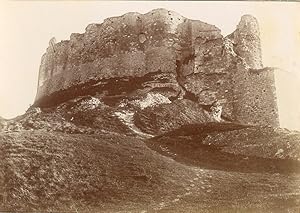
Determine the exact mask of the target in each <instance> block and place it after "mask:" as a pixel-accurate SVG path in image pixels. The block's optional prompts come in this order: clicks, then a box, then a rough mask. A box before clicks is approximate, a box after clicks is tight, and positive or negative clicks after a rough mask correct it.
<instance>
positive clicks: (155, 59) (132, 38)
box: [35, 9, 278, 126]
mask: <svg viewBox="0 0 300 213" xmlns="http://www.w3.org/2000/svg"><path fill="white" fill-rule="evenodd" d="M273 72H274V70H273V69H272V68H263V66H262V60H261V50H260V38H259V27H258V23H257V21H256V19H255V18H254V17H252V16H250V15H245V16H243V17H242V18H241V21H240V23H239V24H238V25H237V29H236V30H235V32H233V33H232V34H231V35H229V36H227V37H223V36H222V35H221V32H220V30H219V29H218V28H217V27H215V26H214V25H210V24H207V23H204V22H201V21H197V20H190V19H187V18H185V17H182V16H181V15H179V14H177V13H175V12H172V11H168V10H165V9H156V10H153V11H150V12H149V13H146V14H139V13H127V14H125V15H123V16H120V17H113V18H108V19H106V20H104V22H103V23H102V24H90V25H88V27H87V28H86V32H85V33H84V34H72V35H71V37H70V40H68V41H61V42H59V43H57V44H54V45H50V46H49V47H48V49H47V52H46V53H45V54H44V55H43V57H42V62H41V66H40V73H39V84H38V93H37V96H36V101H35V106H40V107H50V106H55V105H57V104H60V103H62V102H64V101H67V100H70V99H72V98H75V97H77V96H80V95H96V94H97V95H99V96H101V97H102V99H110V100H112V99H113V101H110V104H115V105H120V104H121V103H122V102H124V99H134V98H139V97H144V96H145V95H147V94H154V96H155V95H157V94H158V95H161V96H163V97H164V98H166V99H168V104H170V106H172V104H174V103H175V102H176V103H178V102H180V103H184V102H182V100H188V101H191V102H193V103H194V104H195V106H198V107H199V109H200V108H203V109H209V107H210V106H211V104H213V103H214V102H215V101H218V102H219V103H220V104H221V105H222V107H223V113H222V115H223V118H224V119H225V120H226V119H227V120H236V121H240V122H243V123H251V124H262V125H272V126H278V113H277V105H276V94H275V87H274V75H273ZM182 106H183V105H182Z"/></svg>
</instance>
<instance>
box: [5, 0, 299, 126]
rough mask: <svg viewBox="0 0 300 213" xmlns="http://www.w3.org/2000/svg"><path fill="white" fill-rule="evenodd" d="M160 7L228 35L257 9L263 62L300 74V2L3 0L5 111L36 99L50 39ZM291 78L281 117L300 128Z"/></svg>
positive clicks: (9, 113) (280, 81)
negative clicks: (43, 55)
mask: <svg viewBox="0 0 300 213" xmlns="http://www.w3.org/2000/svg"><path fill="white" fill-rule="evenodd" d="M155 8H166V9H169V10H173V11H176V12H178V13H180V14H181V15H183V16H185V17H187V18H191V19H198V20H201V21H204V22H207V23H210V24H214V25H216V26H217V27H219V28H220V29H221V30H222V33H223V35H227V34H229V33H231V32H233V31H234V30H235V28H236V25H237V24H238V22H239V20H240V17H241V16H242V15H243V14H252V15H254V16H255V17H256V18H257V19H258V21H259V24H260V27H261V39H262V51H263V62H264V65H265V66H277V67H281V68H284V69H285V70H286V72H283V73H282V74H280V75H278V76H281V75H283V76H286V75H287V74H286V73H288V76H293V77H292V78H293V79H297V76H300V69H299V68H300V62H299V61H300V60H299V59H300V21H299V20H300V3H286V2H285V3H279V2H273V3H272V2H196V1H192V2H186V1H185V2H178V1H176V2H170V1H165V2H159V1H152V2H151V1H145V2H134V1H120V2H116V1H110V2H108V1H106V2H105V1H7V0H1V2H0V116H3V117H5V118H12V117H14V116H17V115H20V114H23V113H24V112H25V110H26V109H27V108H28V107H29V105H30V104H32V103H33V101H34V97H35V94H36V88H37V78H38V70H39V65H40V59H41V56H42V54H43V53H44V52H45V50H46V48H47V46H48V42H49V40H50V38H52V37H55V38H56V40H57V41H60V40H66V39H69V36H70V35H71V33H73V32H79V33H82V32H84V30H85V27H86V26H87V25H88V24H89V23H101V22H102V21H103V19H105V18H108V17H112V16H120V15H123V14H124V13H127V12H130V11H135V12H140V13H147V12H148V11H150V10H152V9H155ZM288 79H289V77H286V78H284V77H277V86H278V89H280V91H279V94H280V95H281V96H282V97H283V98H280V97H279V105H280V106H281V107H280V115H281V122H282V124H283V126H285V127H289V128H293V129H295V128H297V129H300V111H299V110H300V95H299V94H297V92H296V91H289V89H290V88H289V87H288V86H289V80H288ZM299 82H300V81H299ZM299 85H300V83H299ZM293 88H294V89H295V88H300V87H297V86H295V85H293ZM287 94H289V95H287ZM289 102H291V103H292V105H293V108H292V109H293V110H291V108H290V107H289V105H290V103H289ZM294 108H295V109H296V108H298V109H299V110H298V111H297V112H296V111H295V110H294Z"/></svg>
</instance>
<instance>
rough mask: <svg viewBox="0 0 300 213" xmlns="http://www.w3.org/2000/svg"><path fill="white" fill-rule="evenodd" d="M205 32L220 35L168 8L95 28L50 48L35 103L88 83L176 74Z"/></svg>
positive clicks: (206, 25)
mask: <svg viewBox="0 0 300 213" xmlns="http://www.w3.org/2000/svg"><path fill="white" fill-rule="evenodd" d="M195 23H196V24H195ZM192 29H193V32H192ZM202 32H216V33H217V34H220V30H219V29H218V28H216V27H215V26H213V25H209V24H206V23H203V22H200V21H191V20H188V19H186V18H184V17H182V16H180V15H178V14H177V13H175V12H170V11H167V10H163V9H158V10H153V11H151V12H149V13H147V14H144V15H142V14H138V13H128V14H125V15H123V16H121V17H114V18H109V19H106V20H105V21H104V22H103V23H102V24H90V25H89V26H88V27H87V28H86V32H85V33H84V34H72V35H71V38H70V41H63V42H60V43H58V44H56V45H55V46H54V50H53V48H52V47H49V48H48V49H47V52H46V54H45V55H44V56H43V58H42V63H41V66H40V82H39V88H38V94H37V97H36V100H38V99H40V98H41V97H44V96H46V95H49V94H51V93H53V92H56V91H59V90H64V89H67V88H68V87H70V86H72V85H74V84H79V83H82V82H86V81H88V80H89V79H102V78H113V77H122V76H142V75H145V74H146V73H149V72H156V71H158V70H160V71H162V72H175V71H176V59H177V58H178V57H179V56H178V55H181V54H179V53H180V52H183V51H186V50H190V49H191V46H192V40H193V37H194V38H195V37H197V34H201V33H202ZM186 36H188V37H186ZM183 38H184V39H183ZM187 41H188V42H187Z"/></svg>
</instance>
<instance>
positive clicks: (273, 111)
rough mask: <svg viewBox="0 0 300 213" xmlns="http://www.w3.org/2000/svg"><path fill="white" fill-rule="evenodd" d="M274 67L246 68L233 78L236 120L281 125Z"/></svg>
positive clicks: (241, 69)
mask: <svg viewBox="0 0 300 213" xmlns="http://www.w3.org/2000/svg"><path fill="white" fill-rule="evenodd" d="M274 71H275V69H273V68H264V69H249V70H248V69H244V68H240V69H239V72H240V74H239V75H235V76H234V79H233V85H234V100H235V102H234V110H233V114H234V115H235V120H238V121H241V122H245V121H247V123H250V124H261V125H268V126H279V118H278V109H277V101H276V89H275V79H274Z"/></svg>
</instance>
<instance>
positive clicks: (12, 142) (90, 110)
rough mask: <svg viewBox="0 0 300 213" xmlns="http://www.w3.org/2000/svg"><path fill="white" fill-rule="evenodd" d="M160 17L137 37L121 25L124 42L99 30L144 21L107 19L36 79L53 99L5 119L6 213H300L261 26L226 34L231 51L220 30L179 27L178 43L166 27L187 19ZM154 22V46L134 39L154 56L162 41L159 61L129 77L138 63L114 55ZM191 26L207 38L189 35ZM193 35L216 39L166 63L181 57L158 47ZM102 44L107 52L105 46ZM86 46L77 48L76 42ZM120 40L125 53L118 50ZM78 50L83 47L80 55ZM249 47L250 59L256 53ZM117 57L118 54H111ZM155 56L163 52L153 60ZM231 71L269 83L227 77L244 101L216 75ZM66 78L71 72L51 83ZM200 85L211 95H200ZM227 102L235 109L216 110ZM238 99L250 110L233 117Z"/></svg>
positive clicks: (295, 135) (294, 168) (244, 24)
mask: <svg viewBox="0 0 300 213" xmlns="http://www.w3.org/2000/svg"><path fill="white" fill-rule="evenodd" d="M158 11H161V10H155V11H154V12H153V14H152V13H151V12H150V13H148V14H146V15H144V16H143V17H144V19H143V20H144V21H145V20H148V19H146V18H145V17H148V16H151V17H152V16H154V17H155V18H151V19H150V18H149V20H148V21H149V22H146V24H145V22H142V23H143V24H141V23H140V25H139V26H140V28H134V27H132V26H131V28H130V29H129V28H128V26H127V28H128V29H127V28H126V26H124V28H125V29H127V30H128V32H127V31H126V32H127V33H126V39H124V40H123V38H122V39H120V36H122V35H123V36H124V35H125V34H124V33H123V34H122V33H121V31H118V29H116V28H109V29H107V31H105V30H103V29H104V27H103V26H105V27H109V26H115V25H114V24H113V22H117V24H116V23H115V24H116V26H119V24H120V23H119V21H120V20H125V22H126V23H127V22H128V23H131V24H132V23H134V26H135V24H137V23H139V22H137V20H138V19H137V17H139V16H140V15H139V14H135V13H134V14H127V15H124V16H121V17H117V18H111V19H108V20H106V21H105V22H104V23H103V24H102V25H100V26H98V25H90V26H89V27H88V28H87V32H86V33H85V34H83V35H77V34H75V35H72V36H71V40H70V41H68V42H61V43H60V44H57V45H54V46H53V47H54V49H52V50H51V47H49V48H50V49H48V52H47V54H46V56H44V57H43V61H42V62H43V63H42V70H44V71H45V69H46V70H48V68H49V67H50V68H49V70H52V71H53V73H52V74H53V76H52V77H53V78H50V79H48V80H49V81H48V82H46V80H47V79H46V80H45V79H43V76H42V78H40V82H39V86H42V87H43V88H39V89H40V94H43V93H44V92H45V93H48V92H49V95H45V96H44V95H40V94H39V95H38V96H37V97H38V98H37V101H36V102H35V104H34V105H33V106H32V107H30V108H29V109H28V110H27V112H26V113H25V114H24V115H22V116H19V117H17V118H15V119H12V120H6V121H5V122H1V124H2V126H0V211H1V212H2V211H4V212H7V211H11V212H15V211H37V212H41V211H42V212H45V211H48V212H50V211H51V212H283V211H288V212H299V211H300V185H299V184H300V174H299V173H300V162H299V159H300V156H299V149H300V145H299V142H300V133H299V132H297V131H289V130H286V129H281V128H279V127H277V120H276V119H277V117H276V109H275V108H273V104H274V102H273V101H274V100H273V99H272V97H274V96H272V95H271V96H268V94H269V92H271V93H272V94H273V89H272V88H273V86H272V84H269V83H270V82H269V81H268V79H269V80H270V79H271V78H269V77H270V76H269V75H271V74H270V73H269V71H268V68H267V70H266V69H261V68H262V65H261V64H260V61H261V59H260V51H259V45H260V44H259V40H258V38H259V37H257V35H258V33H257V31H258V28H257V25H256V22H254V24H253V22H252V21H253V17H251V16H244V17H243V18H242V21H241V22H240V24H239V26H238V29H237V31H235V32H234V33H233V34H231V35H229V36H228V37H227V38H228V39H229V40H231V41H232V40H234V41H237V43H236V45H235V46H234V47H233V46H232V45H233V43H232V42H230V41H228V40H226V39H225V38H223V37H222V36H221V35H220V32H219V31H218V29H217V28H216V27H214V26H212V25H208V24H206V23H203V22H199V21H191V20H188V19H183V20H178V21H181V22H187V23H188V24H181V25H180V27H179V28H177V27H176V30H177V31H176V30H175V31H176V32H177V34H176V33H174V29H175V28H172V26H175V25H176V26H177V25H178V23H177V21H176V23H175V25H174V23H173V22H174V20H171V19H170V18H174V16H176V18H177V19H180V18H182V17H181V16H178V15H176V14H175V15H174V14H173V13H171V14H170V15H169V13H168V11H167V10H163V12H162V15H159V13H158ZM162 17H164V19H165V18H166V17H168V20H169V21H168V22H167V23H165V24H163V23H164V22H163V23H162V22H160V21H161V18H162ZM153 20H156V21H158V23H160V25H159V27H161V31H158V32H157V34H156V35H157V37H155V38H153V39H152V38H151V39H150V37H147V36H148V35H144V36H143V35H140V32H139V33H138V35H139V36H138V37H134V36H133V35H132V36H133V37H134V38H137V39H138V42H139V43H138V44H139V45H137V46H136V48H137V49H138V50H139V51H141V52H143V51H144V50H145V49H143V48H145V45H148V46H147V47H148V48H150V47H151V48H152V46H151V45H153V43H154V44H155V45H158V46H156V47H160V48H158V49H157V51H154V50H153V51H152V52H151V51H150V50H148V52H147V51H146V52H147V54H148V55H147V54H146V56H147V57H148V59H149V60H150V61H151V60H152V62H153V63H152V62H151V63H147V66H146V65H145V66H146V67H145V70H144V71H145V72H140V71H137V73H136V72H135V71H134V70H135V69H133V68H132V67H135V68H136V66H135V65H136V64H130V62H132V61H138V60H135V59H134V58H132V57H133V55H131V56H132V57H131V58H126V57H125V56H126V54H127V53H126V54H125V53H124V52H122V51H124V50H123V49H122V48H121V49H118V48H117V47H124V48H125V47H126V48H130V47H131V46H130V45H133V44H130V45H129V44H128V42H129V41H131V40H130V39H133V38H132V37H131V36H130V37H128V35H129V34H128V33H129V32H131V31H132V30H133V29H143V30H145V29H144V28H147V27H149V26H152V28H150V29H152V31H155V30H156V29H157V23H156V21H153ZM184 20H185V21H184ZM155 23H156V25H154V24H155ZM179 24H180V23H179ZM194 25H195V26H197V27H199V28H200V29H202V31H200V32H194V31H193V30H192V29H191V28H188V27H190V26H194ZM181 27H182V28H181ZM197 27H195V28H193V29H198V28H197ZM186 28H188V29H189V30H187V29H186ZM147 29H148V28H147ZM159 29H160V28H159ZM179 29H181V31H178V30H179ZM203 29H207V32H206V31H203ZM249 29H250V31H249V32H250V33H247V32H248V30H249ZM165 30H166V31H165ZM152 31H151V32H152ZM111 32H118V33H117V34H116V36H117V37H118V39H119V40H115V41H110V40H109V41H106V40H105V38H109V36H108V37H105V36H104V35H106V34H107V33H108V34H109V33H111ZM180 32H181V33H180ZM185 32H193V33H194V34H193V35H198V34H199V33H200V34H201V35H202V34H203V35H204V37H205V35H210V36H212V37H209V38H210V39H212V40H210V39H209V38H207V40H205V41H203V40H201V39H199V38H198V39H196V40H197V42H199V44H201V45H199V46H198V47H199V48H200V49H197V51H198V52H197V53H195V55H194V56H193V57H192V56H191V55H190V53H191V52H190V50H189V51H187V55H185V56H186V57H183V58H180V57H182V56H183V55H184V52H185V51H183V50H180V54H178V55H177V56H176V57H179V58H177V60H176V57H175V58H174V59H175V60H171V61H173V62H174V63H173V62H172V63H173V64H172V63H169V62H170V61H168V60H169V59H170V58H168V57H171V56H172V54H173V53H172V52H163V51H162V49H161V47H163V46H164V45H165V44H167V43H168V42H169V41H168V39H170V38H172V39H175V38H178V37H177V36H178V35H180V36H183V35H185V34H184V33H185ZM109 35H110V34H109ZM175 35H176V36H175ZM97 36H98V37H97ZM103 36H104V37H103ZM135 36H136V35H135ZM219 36H221V37H220V38H219ZM99 37H100V38H101V39H104V40H105V41H106V42H104V41H101V42H102V43H105V44H106V45H108V46H103V45H100V44H102V43H99V42H100V40H98V38H99ZM191 38H193V39H195V38H194V37H193V36H191ZM78 39H79V40H80V41H81V42H75V40H78ZM95 39H96V40H95ZM145 39H146V40H145ZM147 39H148V40H147ZM196 40H195V41H196ZM93 41H95V42H96V43H93ZM156 41H160V42H158V43H156ZM179 41H181V42H183V41H185V40H184V39H179ZM118 42H122V45H121V46H120V45H119V46H118V45H116V44H115V43H118ZM176 42H178V41H176ZM176 42H174V45H175V44H176ZM247 43H248V44H247ZM79 44H80V45H82V46H76V45H79ZM127 44H128V45H129V46H128V45H127ZM134 44H136V43H134ZM191 44H192V43H191ZM193 44H195V43H193ZM245 44H246V46H247V47H249V49H248V50H251V51H250V56H247V54H248V53H249V51H248V50H247V49H245ZM64 45H65V46H64ZM68 45H69V46H68ZM124 45H125V46H124ZM180 45H181V47H183V46H186V45H187V44H184V43H183V44H180ZM66 46H67V48H66ZM175 46H176V45H175ZM192 47H195V45H194V46H193V45H192ZM201 47H205V48H204V49H203V48H202V49H201ZM223 47H224V48H225V49H224V48H223ZM146 49H147V48H146ZM206 49H208V50H209V51H206ZM222 49H224V51H225V52H224V54H222ZM66 50H68V51H69V52H65V51H66ZM51 51H52V52H51ZM149 51H150V52H149ZM226 51H227V52H226ZM115 52H120V54H117V57H114V56H113V53H115ZM133 52H135V53H136V54H137V52H136V51H133ZM251 52H253V54H252V55H251ZM108 53H109V55H110V57H112V58H110V59H105V60H104V59H103V58H101V57H102V56H101V54H108ZM123 53H124V54H123ZM158 53H161V54H160V55H159V56H158V57H156V54H158ZM162 53H164V54H162ZM165 53H167V54H165ZM49 54H50V55H49ZM56 54H57V55H56ZM97 54H100V55H99V56H98V55H97ZM122 54H123V55H122ZM176 54H177V53H176ZM182 54H183V55H182ZM53 55H56V56H57V57H55V60H54V59H53V61H51V60H48V59H49V58H52V57H53ZM162 55H163V56H164V57H162ZM96 56H97V57H96ZM173 56H174V55H173ZM241 56H245V58H243V57H241ZM45 57H46V58H47V57H48V59H45ZM124 57H125V58H124ZM194 57H196V58H197V57H198V59H197V60H196V61H193V63H190V60H188V59H191V58H194ZM148 59H147V60H148ZM154 59H155V60H154ZM156 59H157V60H158V59H159V61H156ZM179 59H180V60H179ZM98 60H100V61H101V63H98V62H97V61H98ZM107 60H108V61H107ZM109 60H113V61H114V60H117V62H118V63H117V65H115V64H114V63H113V62H112V61H110V62H109ZM118 60H120V61H122V63H121V62H120V61H118ZM165 61H168V62H166V63H164V62H165ZM228 61H230V62H228ZM233 61H235V62H233ZM65 62H67V63H65ZM75 62H76V63H75ZM125 62H126V63H129V64H127V65H128V67H131V68H130V69H129V70H126V69H125V70H126V73H127V74H126V73H125V74H126V75H123V74H124V73H122V70H123V71H124V69H117V68H120V66H121V65H122V66H123V65H124V64H123V63H125ZM198 62H201V63H202V64H201V66H199V67H198V69H200V70H198V71H199V73H196V74H195V73H194V71H193V73H189V72H188V71H189V67H190V66H191V64H194V65H195V63H196V64H197V63H198ZM45 63H46V65H45ZM73 63H74V64H73ZM102 63H104V64H105V63H108V64H110V65H111V66H113V69H107V70H106V72H103V70H102V71H99V69H94V68H95V67H94V68H93V66H96V65H97V66H98V65H99V66H100V65H101V64H102ZM126 63H125V64H126ZM231 63H233V64H231ZM64 64H65V66H63V65H64ZM71 65H72V66H71ZM73 65H74V66H73ZM102 65H103V64H102ZM102 65H101V66H102ZM106 65H107V64H106ZM127 65H126V66H127ZM138 65H139V63H138ZM198 65H199V64H198ZM223 65H224V66H225V65H226V66H227V65H230V66H228V67H227V68H228V69H227V68H226V69H227V70H226V71H224V70H223V71H224V72H223V71H222V70H221V71H220V70H219V71H218V68H219V67H223ZM231 65H232V66H231ZM122 66H121V67H122ZM124 66H125V65H124ZM71 67H73V68H74V69H71ZM147 67H148V68H147ZM149 67H156V68H157V67H160V68H159V69H160V70H158V69H156V68H155V69H152V68H151V69H149ZM234 67H235V68H237V67H242V69H240V70H239V71H242V72H243V74H245V76H246V77H249V78H251V79H254V78H256V77H254V76H259V78H260V79H262V81H259V82H258V83H257V86H256V87H255V88H253V87H252V88H250V87H249V85H250V82H248V81H247V80H245V79H247V78H246V77H245V79H244V76H239V75H238V76H235V77H234V78H233V79H231V80H235V81H237V82H236V85H235V86H236V87H234V88H235V89H236V90H238V91H239V92H238V93H231V92H232V89H234V88H232V87H230V86H229V85H230V84H231V83H230V82H231V81H230V82H227V81H225V79H223V80H224V81H223V80H222V79H220V78H219V77H220V76H224V75H227V74H228V73H231V72H234V73H236V71H237V69H235V68H234ZM92 68H93V69H92ZM123 68H124V67H123ZM146 68H147V69H146ZM85 69H86V70H85ZM58 70H60V71H63V72H61V73H60V74H57V73H56V74H55V72H58ZM100 70H101V69H100ZM166 70H169V71H166ZM79 71H80V72H79ZM85 71H86V72H85ZM210 71H213V72H212V73H210ZM72 72H75V73H77V74H78V75H79V76H80V75H83V76H82V78H81V77H80V78H79V81H78V82H77V81H74V82H77V83H74V82H73V80H74V79H75V78H77V77H78V75H77V74H76V75H75V76H73V77H74V78H73V77H70V76H71V75H72ZM90 72H95V73H99V72H100V73H101V75H102V74H105V75H107V76H105V77H103V78H102V77H101V78H95V79H90V80H88V81H86V79H85V77H84V76H85V74H87V73H90ZM216 72H217V74H216ZM128 73H131V74H130V75H128ZM224 73H227V74H224ZM101 75H100V76H101ZM59 76H60V77H59ZM68 76H69V77H70V78H67V77H68ZM76 76H77V77H76ZM44 77H45V76H44ZM48 77H49V76H48ZM98 77H99V76H98ZM57 78H59V81H58V82H56V83H54V81H55V79H56V80H57ZM197 79H198V80H199V79H200V80H199V81H198V80H197ZM201 79H202V80H203V81H202V80H201ZM43 80H45V82H43ZM77 80H78V79H77ZM80 80H83V82H80ZM49 82H50V83H49ZM63 82H65V83H63ZM52 83H53V84H52ZM223 83H224V85H225V86H224V87H223V86H221V85H223ZM62 84H63V87H61V86H62ZM226 85H227V86H229V89H228V91H227V92H226V89H227V86H226ZM218 87H221V88H222V89H217V88H218ZM57 88H59V89H57ZM199 88H207V89H204V91H203V92H201V91H202V89H201V90H199ZM247 88H248V90H247V91H246V89H247ZM263 88H264V89H265V92H266V94H265V95H263V96H262V97H263V98H265V96H266V97H267V98H265V99H264V101H265V102H264V103H263V104H261V105H256V103H257V100H256V98H255V96H253V97H252V94H254V93H253V92H254V91H255V90H256V89H257V90H261V91H263ZM223 89H224V90H223ZM197 91H198V92H200V93H197ZM212 91H215V92H217V94H215V95H213V94H214V93H212ZM225 93H226V95H225ZM227 93H228V94H227ZM222 95H224V97H225V96H226V98H225V99H227V101H224V102H222V101H220V100H221V99H222ZM232 95H234V96H238V97H239V98H241V99H240V101H245V102H247V104H246V105H245V106H244V107H239V108H238V110H237V108H235V110H236V111H235V110H234V107H233V105H232V103H233V102H232V101H234V99H235V98H236V97H232ZM251 98H253V99H251ZM268 98H269V99H268ZM270 99H272V100H270ZM216 100H219V101H220V102H221V105H222V106H223V107H224V108H223V109H224V110H223V112H222V113H221V114H218V115H219V116H218V115H217V116H216V111H215V109H216V108H217V107H219V105H214V104H213V103H215V101H216ZM249 100H251V101H249ZM252 101H253V102H252ZM264 104H265V105H264ZM252 106H257V108H252ZM263 106H266V107H269V108H265V109H264V110H265V111H270V112H268V113H269V114H266V115H264V114H262V112H265V111H264V110H261V109H260V108H263ZM232 107H233V108H232ZM269 109H271V110H269ZM255 110H257V111H255ZM248 111H251V112H252V114H253V115H254V116H252V117H251V119H252V118H253V120H252V121H254V120H256V119H260V118H261V120H262V123H260V122H257V123H256V124H253V122H248V121H249V120H248V117H249V115H248V117H244V116H245V115H246V114H247V113H248ZM256 112H257V114H255V113H256ZM272 113H273V114H272ZM233 115H234V116H233ZM235 115H238V116H235ZM261 115H263V116H262V117H260V116H261ZM237 117H239V118H241V120H240V119H235V118H237ZM272 118H274V119H275V120H274V121H273V120H272ZM243 121H245V122H243ZM262 124H264V125H262Z"/></svg>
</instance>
